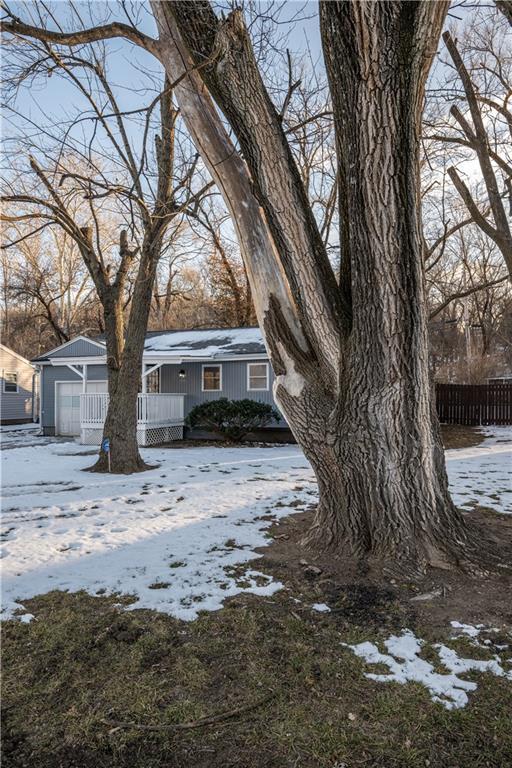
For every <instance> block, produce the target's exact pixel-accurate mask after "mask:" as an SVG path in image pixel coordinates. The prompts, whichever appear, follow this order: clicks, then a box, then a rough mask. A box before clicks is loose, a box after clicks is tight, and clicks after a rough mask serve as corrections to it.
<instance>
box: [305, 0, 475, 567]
mask: <svg viewBox="0 0 512 768" xmlns="http://www.w3.org/2000/svg"><path fill="white" fill-rule="evenodd" d="M444 5H445V4H443V3H434V4H428V3H423V4H421V3H419V4H418V3H344V2H328V3H323V4H322V5H321V25H322V37H323V45H324V55H325V59H326V64H327V69H328V75H329V81H330V87H331V93H332V97H333V107H334V114H335V123H336V131H337V150H338V158H339V164H340V179H341V183H340V204H341V207H342V216H341V220H342V222H343V231H342V239H343V243H344V253H345V254H346V257H348V259H349V263H350V275H351V284H350V289H351V296H352V329H351V333H350V337H349V343H348V346H347V354H346V359H345V362H344V365H343V367H342V370H341V376H340V392H339V395H338V401H337V407H336V409H335V411H334V413H333V416H332V419H331V423H330V424H329V426H328V428H327V433H326V444H327V445H329V446H330V448H329V449H328V450H327V451H326V450H325V449H324V450H323V451H322V452H321V454H324V455H321V460H320V461H318V459H317V460H315V457H312V462H313V464H314V466H315V468H316V472H317V475H318V479H319V484H320V490H321V500H320V505H319V508H318V512H317V516H316V519H315V523H314V526H313V529H312V531H311V533H310V536H309V541H314V542H318V543H319V544H321V545H322V546H325V545H332V544H334V545H335V546H336V547H338V546H340V545H342V544H343V545H345V546H348V548H349V549H350V550H351V551H352V552H355V553H356V554H359V555H364V554H365V553H371V555H372V556H376V557H389V556H391V557H393V559H394V560H396V559H397V558H398V559H406V560H410V561H411V562H415V563H425V562H430V563H435V564H439V563H441V562H445V561H446V560H447V558H449V556H450V554H451V553H453V552H455V551H456V550H457V549H458V548H459V546H460V543H461V541H463V540H464V536H465V534H464V527H463V523H462V519H461V515H460V513H458V512H457V510H456V509H455V508H454V506H453V504H452V502H451V499H450V496H449V493H448V487H447V478H446V472H445V469H444V459H443V452H442V446H441V443H440V437H439V432H438V429H437V424H436V417H435V413H434V412H433V409H432V408H431V403H432V399H431V387H430V381H429V370H428V344H427V317H426V306H425V290H424V281H423V259H422V240H421V224H420V199H419V189H420V181H419V162H418V160H419V151H418V150H419V133H420V123H421V111H422V104H423V86H424V82H425V76H426V71H428V66H429V63H430V58H431V55H432V46H433V45H434V46H435V42H436V41H437V39H438V35H439V31H440V25H441V23H442V20H443V18H444V14H445V10H446V8H445V7H443V6H444ZM429 6H430V7H429ZM425 41H429V43H430V44H429V45H427V46H425ZM354 115H357V116H358V119H357V120H354V119H353V116H354ZM292 407H293V406H292ZM325 454H327V455H325ZM322 491H323V492H322Z"/></svg>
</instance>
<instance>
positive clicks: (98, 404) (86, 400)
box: [80, 392, 185, 429]
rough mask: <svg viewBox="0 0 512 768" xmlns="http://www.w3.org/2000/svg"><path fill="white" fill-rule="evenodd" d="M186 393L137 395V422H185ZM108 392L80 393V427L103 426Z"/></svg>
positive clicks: (142, 424) (168, 423) (154, 424)
mask: <svg viewBox="0 0 512 768" xmlns="http://www.w3.org/2000/svg"><path fill="white" fill-rule="evenodd" d="M184 401H185V395H175V394H167V393H162V394H141V395H138V397H137V424H138V425H139V426H149V425H153V426H156V425H159V426H167V425H171V424H183V420H184V412H185V409H184ZM107 408H108V394H106V393H100V392H95V393H90V394H83V395H80V427H81V428H82V429H84V428H85V429H90V428H94V427H102V426H103V424H104V422H105V418H106V415H107Z"/></svg>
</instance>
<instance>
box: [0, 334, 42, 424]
mask: <svg viewBox="0 0 512 768" xmlns="http://www.w3.org/2000/svg"><path fill="white" fill-rule="evenodd" d="M0 375H1V382H0V422H1V423H2V424H23V423H25V422H29V421H35V420H36V419H35V417H36V416H37V404H36V397H35V392H36V369H35V368H34V366H33V365H32V364H31V363H29V361H28V360H25V358H24V357H22V356H21V355H18V354H17V353H16V352H13V351H12V349H9V347H6V346H4V344H0Z"/></svg>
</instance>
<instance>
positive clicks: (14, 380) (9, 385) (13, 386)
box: [4, 373, 18, 392]
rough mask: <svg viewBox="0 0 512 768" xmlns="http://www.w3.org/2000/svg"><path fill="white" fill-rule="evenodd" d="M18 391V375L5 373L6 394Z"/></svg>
mask: <svg viewBox="0 0 512 768" xmlns="http://www.w3.org/2000/svg"><path fill="white" fill-rule="evenodd" d="M17 391H18V374H17V373H4V392H17Z"/></svg>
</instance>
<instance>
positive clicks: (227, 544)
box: [1, 428, 512, 620]
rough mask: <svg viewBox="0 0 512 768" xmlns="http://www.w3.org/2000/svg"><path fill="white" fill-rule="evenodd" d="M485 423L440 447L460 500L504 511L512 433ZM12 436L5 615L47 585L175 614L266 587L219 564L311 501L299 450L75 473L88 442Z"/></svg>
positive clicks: (235, 560)
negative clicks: (482, 434) (471, 436)
mask: <svg viewBox="0 0 512 768" xmlns="http://www.w3.org/2000/svg"><path fill="white" fill-rule="evenodd" d="M491 431H492V433H493V435H494V437H489V438H488V439H487V440H486V441H485V443H483V444H482V445H481V446H477V447H475V448H471V449H464V450H459V451H448V452H447V460H448V461H447V466H448V472H449V476H450V480H451V483H452V488H453V491H454V496H455V500H456V502H457V503H458V504H461V505H465V506H471V504H472V503H475V502H476V503H478V502H479V503H482V504H485V505H487V506H492V507H493V508H494V509H496V510H497V511H500V512H505V511H507V508H508V511H511V510H510V490H509V489H510V467H511V461H512V442H510V439H511V438H512V430H511V429H510V428H493V429H492V430H491ZM9 434H10V433H9V432H6V431H4V430H2V433H1V436H2V438H4V437H5V438H9ZM12 437H13V440H11V441H10V445H11V449H10V450H6V451H3V452H2V467H3V496H4V498H3V505H2V506H3V525H2V541H3V553H2V555H3V559H2V571H3V609H4V610H3V613H2V616H4V617H5V616H10V615H12V613H13V611H15V610H16V609H17V608H19V607H20V605H22V604H23V600H24V599H27V598H30V597H33V596H35V595H38V594H43V593H45V592H48V591H49V590H52V589H66V590H70V591H76V590H79V589H85V590H87V591H88V592H89V593H90V594H92V595H95V594H98V593H99V594H111V593H113V592H120V593H123V594H133V595H135V596H136V597H137V600H136V602H134V603H133V604H132V605H131V607H133V608H153V609H155V610H159V611H164V612H167V613H171V614H172V615H174V616H176V617H179V618H182V619H194V618H195V617H196V616H197V612H198V611H199V610H215V609H218V608H220V607H221V605H222V602H223V600H224V599H225V598H226V597H228V596H230V595H234V594H237V593H239V592H242V591H250V592H254V593H256V594H271V593H272V592H274V591H275V590H276V589H279V588H280V585H279V584H278V583H275V582H272V581H271V580H270V579H269V578H268V577H266V576H264V575H260V574H257V573H255V572H251V571H249V573H248V574H247V575H246V576H244V578H243V579H242V580H239V579H237V578H236V577H235V576H234V575H233V574H230V573H229V571H228V572H226V570H225V568H226V567H227V566H234V565H237V564H240V563H247V562H249V561H250V560H252V559H254V558H256V557H258V555H257V554H256V552H255V551H254V550H255V548H256V547H260V546H262V545H264V544H265V543H267V541H268V540H267V538H266V535H265V533H266V530H267V529H268V527H269V526H270V525H271V522H272V520H275V519H279V518H280V517H282V516H285V515H288V514H290V513H291V512H294V511H301V510H302V509H304V508H305V507H306V506H307V505H308V504H309V503H311V502H314V501H315V500H316V485H315V482H314V477H313V473H312V471H311V469H310V467H309V465H308V463H307V462H306V460H305V458H304V456H303V455H302V453H301V452H300V451H299V449H298V448H297V447H296V446H272V447H239V448H236V447H234V448H215V447H198V448H173V449H165V448H160V449H158V448H152V449H147V450H144V451H143V455H144V457H145V459H146V461H148V462H149V463H151V464H157V463H158V464H160V466H159V467H158V468H157V469H153V470H150V471H148V472H143V473H141V474H137V475H132V476H130V477H125V476H119V475H114V476H112V477H109V476H106V475H96V474H89V473H87V472H82V471H81V469H82V468H83V467H87V466H88V465H90V464H92V463H93V461H94V456H93V455H87V454H91V450H90V448H87V447H85V446H79V445H77V444H76V443H69V442H68V443H66V442H50V443H48V442H47V440H48V438H39V439H40V441H41V442H40V443H38V444H37V446H34V445H32V444H31V443H32V441H36V442H37V439H38V438H37V437H35V436H34V435H33V434H30V435H29V434H27V438H30V443H29V444H28V445H23V444H22V445H21V446H20V447H17V448H14V447H12V444H13V443H14V439H16V440H18V441H19V440H20V435H19V434H18V436H17V437H16V438H15V436H14V435H13V436H12ZM507 440H508V441H509V442H508V443H507V442H505V441H507ZM6 443H7V444H6V447H8V444H9V440H7V441H6ZM14 444H16V443H14ZM18 444H19V443H18ZM297 501H298V506H293V507H290V503H291V502H294V504H295V503H296V502H297ZM269 516H272V519H269ZM29 618H30V617H29V616H27V619H26V620H28V619H29Z"/></svg>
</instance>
